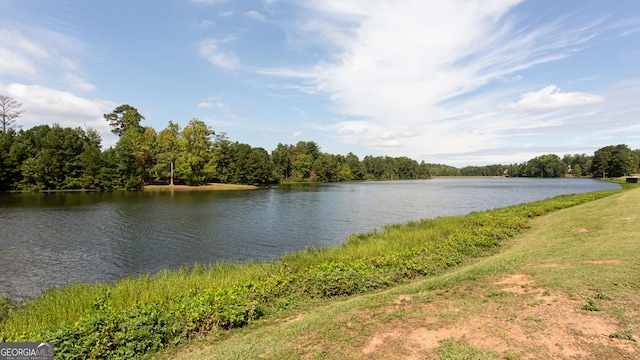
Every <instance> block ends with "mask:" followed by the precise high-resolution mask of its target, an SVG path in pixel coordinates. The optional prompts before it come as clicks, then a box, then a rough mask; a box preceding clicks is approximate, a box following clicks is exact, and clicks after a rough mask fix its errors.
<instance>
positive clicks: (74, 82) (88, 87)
mask: <svg viewBox="0 0 640 360" xmlns="http://www.w3.org/2000/svg"><path fill="white" fill-rule="evenodd" d="M64 79H65V81H66V82H67V84H69V85H71V87H72V88H74V89H78V90H82V91H94V90H95V89H96V86H95V85H93V84H91V83H90V82H88V81H86V80H85V79H83V78H81V77H79V76H76V75H74V74H72V73H69V72H68V73H65V74H64Z"/></svg>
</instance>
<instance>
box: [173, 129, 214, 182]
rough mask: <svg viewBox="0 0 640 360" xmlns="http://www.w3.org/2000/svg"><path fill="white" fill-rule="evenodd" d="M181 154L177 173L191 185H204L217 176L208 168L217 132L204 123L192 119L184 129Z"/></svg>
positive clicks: (177, 164) (178, 159) (177, 163)
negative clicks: (214, 136)
mask: <svg viewBox="0 0 640 360" xmlns="http://www.w3.org/2000/svg"><path fill="white" fill-rule="evenodd" d="M181 135H182V136H181V141H182V143H183V145H182V147H181V150H182V151H181V152H180V154H179V155H178V157H177V162H176V172H177V173H178V174H179V176H180V177H181V178H183V179H184V180H185V181H186V182H187V184H189V185H202V184H205V183H207V182H208V181H210V180H211V179H212V178H213V176H214V175H215V174H214V173H212V171H211V167H210V166H207V165H208V164H209V162H210V160H211V152H212V149H213V141H212V140H211V136H213V135H215V132H214V131H213V130H212V129H211V128H210V127H209V126H207V124H205V123H204V122H203V121H201V120H198V119H192V120H191V121H189V124H188V125H187V126H185V127H184V129H182V134H181Z"/></svg>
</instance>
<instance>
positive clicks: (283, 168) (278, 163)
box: [271, 143, 294, 181]
mask: <svg viewBox="0 0 640 360" xmlns="http://www.w3.org/2000/svg"><path fill="white" fill-rule="evenodd" d="M293 152H294V147H293V145H283V144H282V143H279V144H278V146H277V147H276V148H275V150H273V151H272V152H271V161H272V162H273V167H274V171H275V172H276V174H277V175H278V179H279V180H281V179H284V181H288V180H289V177H291V171H292V166H293Z"/></svg>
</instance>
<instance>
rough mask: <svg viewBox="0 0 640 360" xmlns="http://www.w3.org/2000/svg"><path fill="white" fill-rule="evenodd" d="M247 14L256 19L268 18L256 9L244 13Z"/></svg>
mask: <svg viewBox="0 0 640 360" xmlns="http://www.w3.org/2000/svg"><path fill="white" fill-rule="evenodd" d="M244 15H245V16H247V17H250V18H252V19H254V20H258V21H266V18H265V17H264V15H263V14H262V13H260V12H258V11H255V10H250V11H247V12H245V13H244Z"/></svg>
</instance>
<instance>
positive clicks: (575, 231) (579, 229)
mask: <svg viewBox="0 0 640 360" xmlns="http://www.w3.org/2000/svg"><path fill="white" fill-rule="evenodd" d="M589 231H590V230H587V229H585V228H581V227H579V228H575V229H571V232H573V233H586V232H589Z"/></svg>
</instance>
